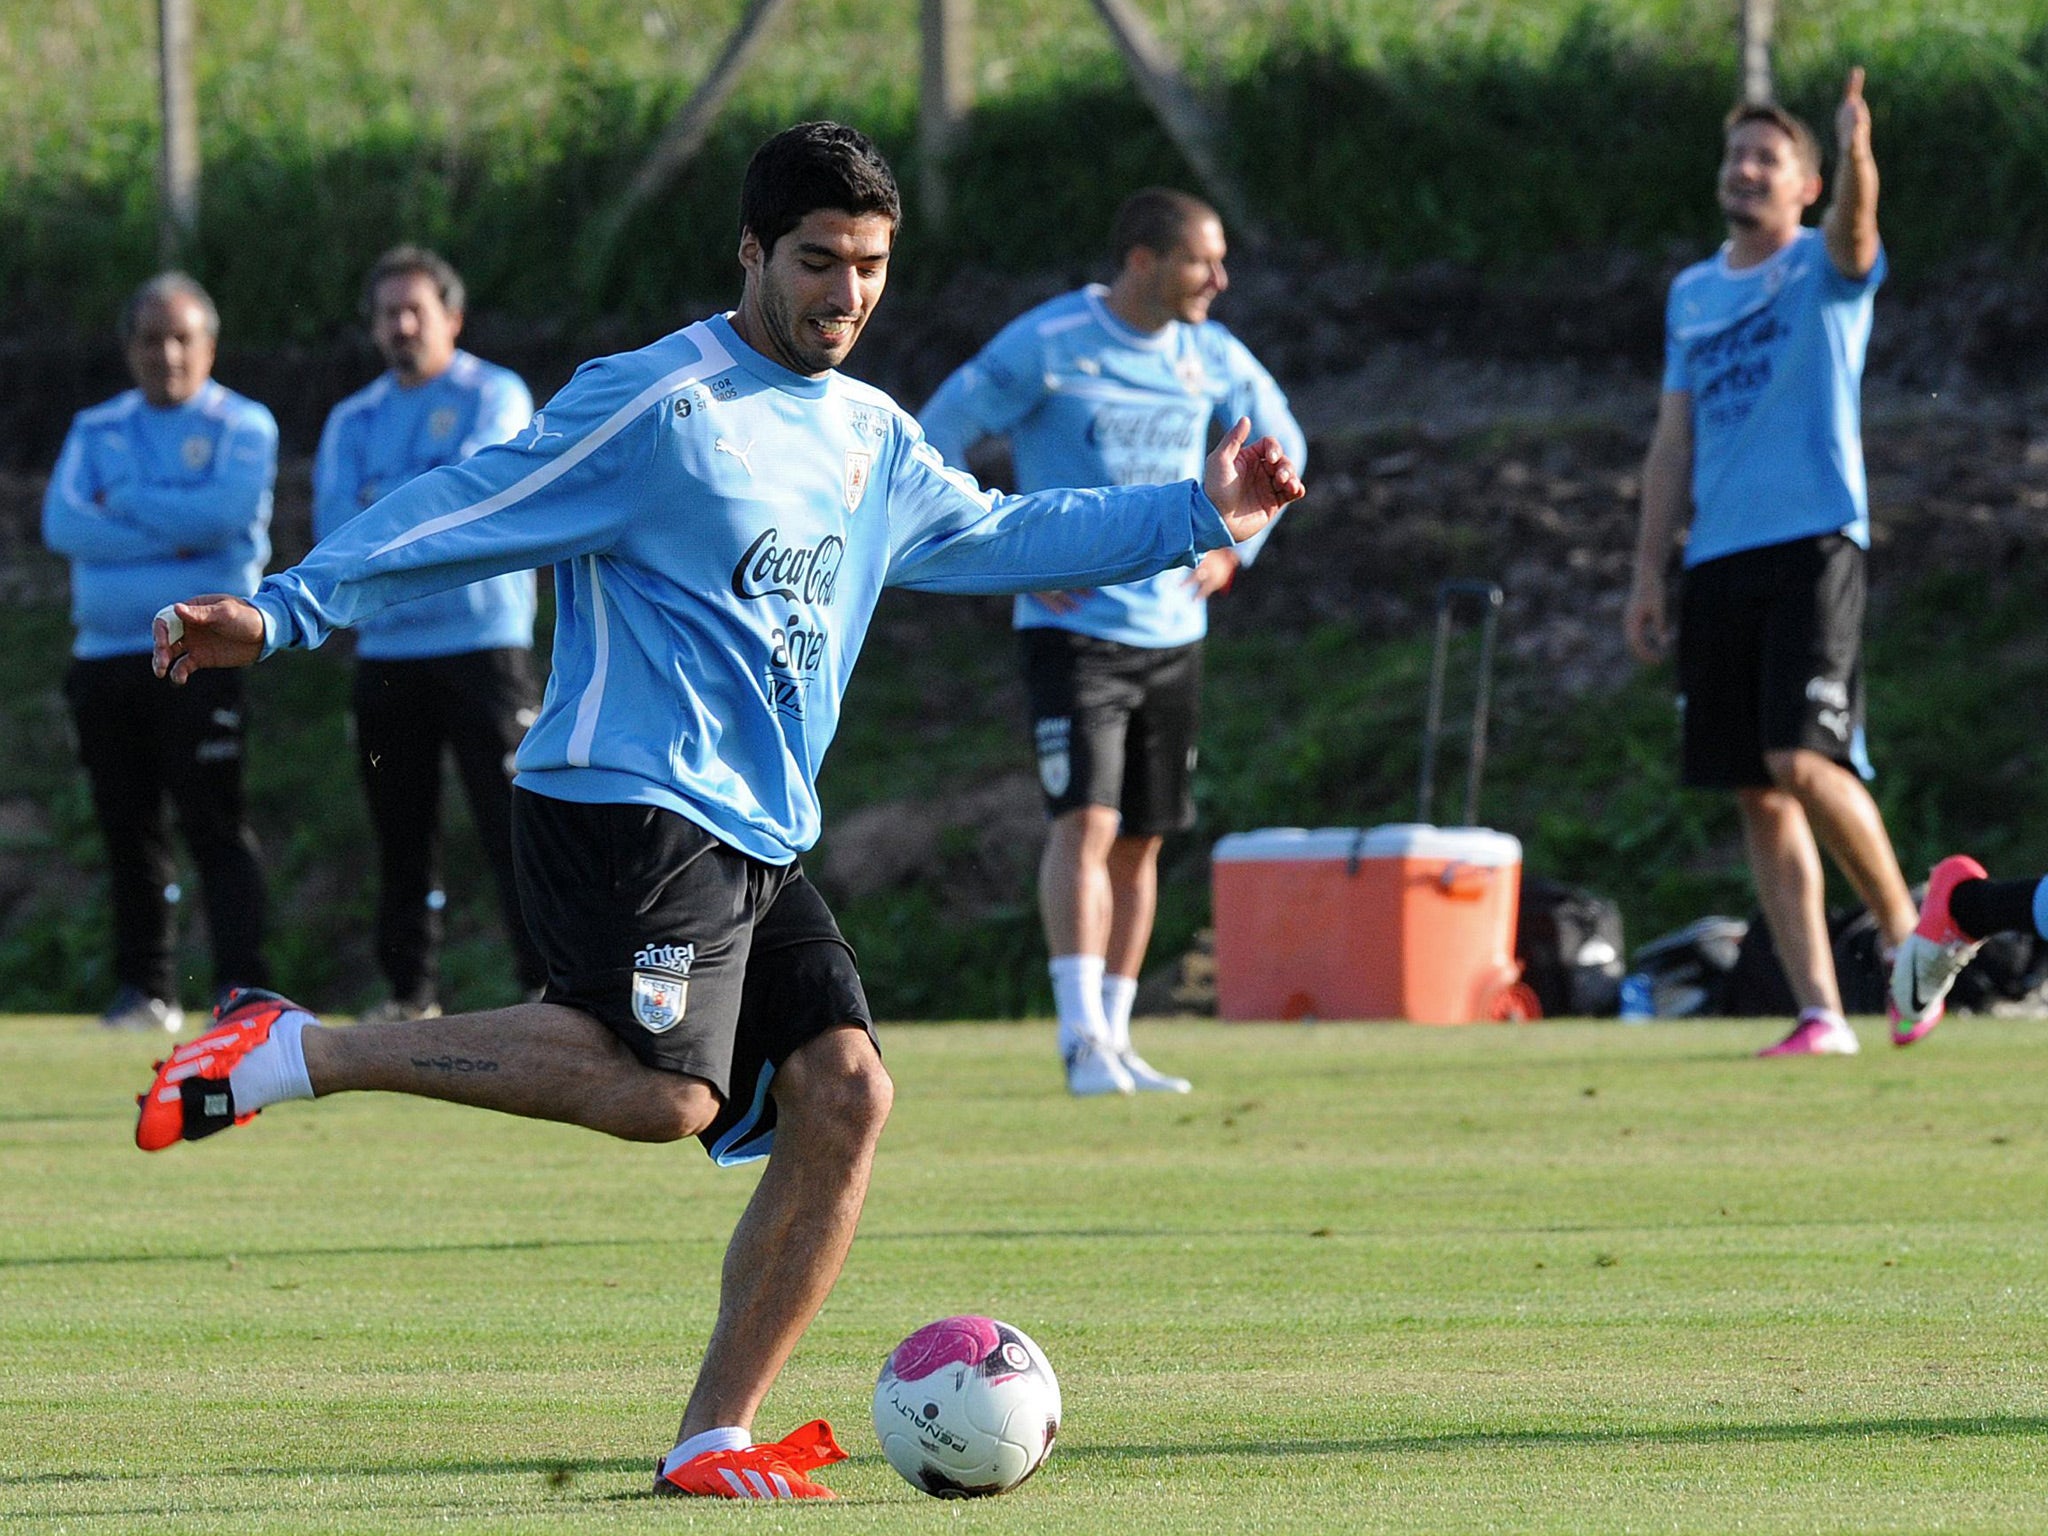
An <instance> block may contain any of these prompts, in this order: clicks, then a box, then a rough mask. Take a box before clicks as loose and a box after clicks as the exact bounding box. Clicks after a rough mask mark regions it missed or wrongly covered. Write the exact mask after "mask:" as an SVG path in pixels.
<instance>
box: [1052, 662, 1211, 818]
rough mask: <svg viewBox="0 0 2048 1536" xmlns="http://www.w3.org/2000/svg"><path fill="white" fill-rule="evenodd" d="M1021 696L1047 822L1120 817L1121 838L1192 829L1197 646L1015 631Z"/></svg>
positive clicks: (1198, 707)
mask: <svg viewBox="0 0 2048 1536" xmlns="http://www.w3.org/2000/svg"><path fill="white" fill-rule="evenodd" d="M1017 637H1018V641H1019V644H1020V646H1021V649H1022V653H1023V660H1024V690H1025V693H1026V694H1027V695H1028V696H1029V698H1030V702H1031V731H1032V737H1033V740H1034V741H1035V743H1036V745H1037V749H1038V783H1039V787H1040V788H1041V789H1043V790H1044V791H1045V809H1046V814H1047V815H1049V816H1058V815H1061V814H1063V813H1065V812H1067V811H1072V810H1078V809H1079V808H1080V807H1082V806H1084V805H1106V806H1109V807H1111V808H1112V809H1114V810H1117V811H1121V812H1122V813H1123V827H1122V835H1123V836H1125V837H1159V836H1164V835H1165V834H1166V833H1168V832H1184V831H1186V830H1187V829H1188V828H1189V827H1191V826H1193V825H1194V824H1195V788H1194V780H1195V739H1196V737H1197V735H1198V734H1199V733H1200V731H1201V728H1202V647H1201V643H1200V642H1199V641H1197V642H1196V643H1195V644H1193V645H1176V646H1170V647H1167V648H1164V649H1160V650H1154V649H1151V648H1149V647H1146V646H1138V645H1123V644H1120V643H1119V642H1117V641H1115V640H1098V639H1096V638H1095V637H1094V636H1093V635H1077V634H1075V633H1074V632H1073V631H1071V630H1066V629H1052V628H1040V629H1021V630H1019V631H1018V632H1017Z"/></svg>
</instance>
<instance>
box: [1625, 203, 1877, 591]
mask: <svg viewBox="0 0 2048 1536" xmlns="http://www.w3.org/2000/svg"><path fill="white" fill-rule="evenodd" d="M1884 275H1885V258H1884V253H1883V252H1882V251H1880V252H1879V253H1878V258H1877V265H1876V266H1874V267H1872V268H1871V270H1870V271H1869V272H1868V273H1867V274H1865V275H1864V276H1863V277H1861V278H1852V277H1844V276H1843V275H1842V274H1841V272H1840V271H1839V270H1838V269H1837V268H1836V266H1835V264H1834V262H1833V261H1832V260H1830V259H1829V256H1828V248H1827V239H1826V237H1825V236H1824V235H1823V234H1822V233H1821V231H1819V230H1817V229H1805V230H1802V231H1801V232H1800V233H1799V235H1798V237H1797V238H1796V239H1794V240H1793V241H1792V243H1791V244H1790V245H1788V246H1786V247H1785V248H1784V249H1783V250H1781V251H1779V252H1778V253H1777V254H1776V255H1774V256H1772V257H1771V258H1770V259H1769V260H1768V261H1763V262H1759V263H1758V264H1757V265H1756V266H1753V267H1743V268H1740V269H1737V268H1733V267H1730V266H1729V265H1728V258H1727V253H1726V252H1725V251H1723V252H1722V253H1721V254H1719V255H1716V256H1713V257H1710V258H1709V259H1708V260H1706V261H1703V262H1700V263H1698V264H1697V265H1694V266H1690V267H1687V268H1686V269H1685V270H1684V271H1683V272H1681V273H1679V274H1678V277H1677V279H1676V280H1675V281H1674V282H1673V283H1672V284H1671V296H1670V299H1669V302H1668V303H1667V305H1666V307H1665V316H1664V388H1665V390H1666V391H1667V392H1682V393H1685V394H1688V395H1690V396H1691V397H1692V500H1693V517H1692V531H1691V534H1690V536H1689V537H1688V539H1687V541H1686V546H1685V563H1686V564H1687V565H1688V566H1694V565H1698V564H1699V563H1700V562H1701V561H1702V560H1713V559H1717V558H1719V557H1720V556H1722V555H1732V554H1735V553H1737V552H1739V551H1741V550H1745V549H1761V548H1763V547H1764V546H1765V545H1768V544H1784V543H1789V542H1790V541H1791V540H1793V539H1803V538H1811V537H1813V536H1815V535H1818V534H1824V533H1843V534H1847V535H1848V536H1849V537H1850V538H1851V539H1854V540H1855V541H1856V542H1857V543H1858V544H1861V545H1863V546H1864V547H1865V548H1868V547H1869V544H1870V499H1869V493H1868V490H1867V488H1866V486H1865V483H1864V478H1863V410H1862V400H1861V391H1862V385H1863V358H1864V354H1865V353H1866V352H1867V351H1868V349H1869V346H1870V318H1871V307H1872V304H1873V302H1874V301H1875V299H1876V295H1877V285H1878V284H1879V283H1881V282H1883V281H1884Z"/></svg>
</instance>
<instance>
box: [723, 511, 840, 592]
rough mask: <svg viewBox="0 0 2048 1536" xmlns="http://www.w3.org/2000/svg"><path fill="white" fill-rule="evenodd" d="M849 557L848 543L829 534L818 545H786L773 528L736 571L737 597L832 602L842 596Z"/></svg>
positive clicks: (749, 549) (751, 546) (750, 547)
mask: <svg viewBox="0 0 2048 1536" xmlns="http://www.w3.org/2000/svg"><path fill="white" fill-rule="evenodd" d="M845 558H846V540H844V539H842V538H841V537H839V535H838V534H836V533H828V534H827V535H825V537H824V538H822V539H820V540H818V542H817V543H815V544H808V545H794V544H784V543H783V542H782V536H781V534H780V532H779V531H777V530H776V529H773V528H770V529H769V530H768V531H767V532H766V533H764V534H762V535H761V537H759V538H758V539H756V540H754V542H753V543H751V544H749V545H748V546H747V552H746V553H745V554H743V555H741V556H740V561H739V564H738V565H735V566H734V567H733V568H732V591H733V596H735V597H749V598H751V597H779V598H782V599H784V600H785V601H787V602H792V603H810V604H812V605H814V606H816V605H824V604H829V603H831V601H832V599H833V598H834V597H836V596H838V593H839V564H840V562H841V561H842V560H844V559H845Z"/></svg>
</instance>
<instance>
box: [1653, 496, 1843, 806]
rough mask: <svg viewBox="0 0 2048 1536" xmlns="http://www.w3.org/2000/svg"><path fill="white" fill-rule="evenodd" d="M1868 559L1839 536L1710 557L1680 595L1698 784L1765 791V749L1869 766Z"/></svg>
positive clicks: (1681, 699)
mask: <svg viewBox="0 0 2048 1536" xmlns="http://www.w3.org/2000/svg"><path fill="white" fill-rule="evenodd" d="M1864 579H1865V578H1864V555H1863V550H1862V549H1861V547H1859V546H1858V545H1857V544H1856V543H1854V542H1853V541H1852V540H1850V539H1847V538H1844V537H1843V536H1842V535H1840V534H1828V535H1825V536H1823V537H1821V538H1813V539H1796V540H1794V541H1792V542H1791V543H1788V544H1770V545H1766V546H1765V547H1763V548H1762V549H1746V550H1742V551H1739V552H1738V553H1736V554H1732V555H1724V556H1722V557H1721V558H1720V559H1718V560H1708V561H1704V562H1702V563H1701V564H1699V565H1696V566H1694V567H1692V569H1690V570H1688V571H1687V572H1686V573H1685V584H1684V589H1683V592H1682V594H1681V596H1680V599H1679V618H1678V704H1679V713H1680V720H1681V737H1682V743H1683V745H1682V748H1681V763H1682V766H1683V776H1684V780H1685V782H1686V783H1687V784H1689V785H1692V786H1694V787H1695V788H1699V789H1747V788H1762V787H1765V786H1768V785H1769V784H1770V783H1771V776H1770V772H1769V770H1768V769H1766V768H1765V766H1764V754H1765V753H1766V752H1783V751H1790V750H1794V749H1797V748H1805V749H1806V750H1808V751H1813V752H1818V753H1820V754H1821V755H1822V756H1823V757H1827V758H1831V759H1833V760H1834V761H1835V762H1838V763H1840V764H1842V765H1843V766H1844V767H1846V768H1852V769H1854V770H1856V771H1858V772H1867V771H1868V759H1867V757H1866V756H1865V753H1864V748H1863V668H1862V649H1863V605H1864Z"/></svg>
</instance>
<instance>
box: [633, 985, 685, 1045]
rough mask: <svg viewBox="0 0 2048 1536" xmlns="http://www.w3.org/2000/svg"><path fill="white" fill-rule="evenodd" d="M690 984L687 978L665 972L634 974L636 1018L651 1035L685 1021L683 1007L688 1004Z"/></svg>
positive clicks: (634, 1010) (666, 1031)
mask: <svg viewBox="0 0 2048 1536" xmlns="http://www.w3.org/2000/svg"><path fill="white" fill-rule="evenodd" d="M689 998H690V983H689V980H688V979H687V978H686V977H682V976H676V975H671V974H670V973H668V972H666V971H635V972H634V973H633V1017H634V1018H635V1019H637V1020H638V1021H639V1023H640V1027H641V1028H642V1029H644V1030H646V1031H647V1032H648V1033H649V1034H650V1035H662V1034H666V1033H668V1031H670V1030H672V1029H674V1028H675V1027H676V1026H677V1025H678V1024H680V1023H682V1022H683V1008H684V1006H685V1005H686V1004H687V1003H688V1002H689Z"/></svg>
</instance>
